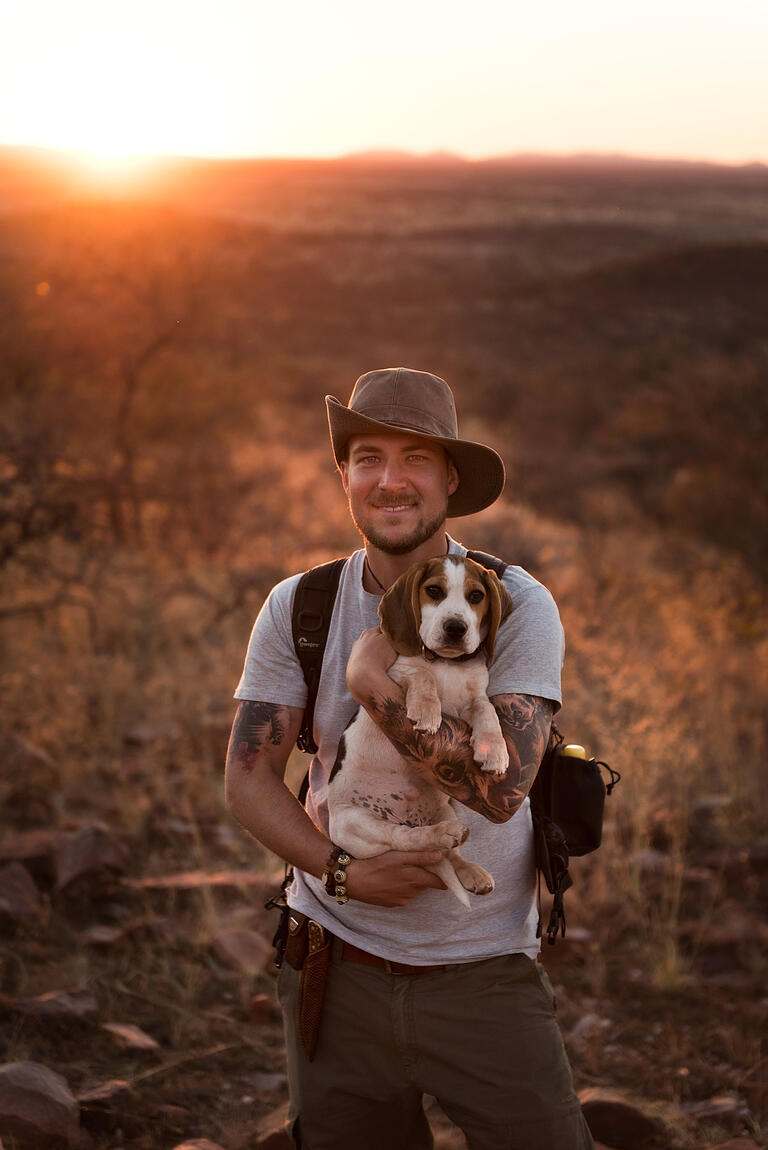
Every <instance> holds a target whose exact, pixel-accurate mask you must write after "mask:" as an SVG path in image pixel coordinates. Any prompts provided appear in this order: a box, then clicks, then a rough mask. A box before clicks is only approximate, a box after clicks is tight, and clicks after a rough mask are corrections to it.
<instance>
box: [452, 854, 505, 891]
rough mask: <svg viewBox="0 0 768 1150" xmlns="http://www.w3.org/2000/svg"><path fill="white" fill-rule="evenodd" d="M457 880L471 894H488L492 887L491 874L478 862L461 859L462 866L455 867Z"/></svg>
mask: <svg viewBox="0 0 768 1150" xmlns="http://www.w3.org/2000/svg"><path fill="white" fill-rule="evenodd" d="M456 874H457V875H458V877H459V882H460V883H461V885H462V886H463V887H464V890H468V891H469V892H470V893H471V894H490V893H491V891H492V890H493V888H494V885H495V884H494V881H493V875H491V874H489V873H488V871H487V870H486V869H485V867H482V866H479V865H478V863H471V862H467V861H466V859H462V866H461V867H457V868H456Z"/></svg>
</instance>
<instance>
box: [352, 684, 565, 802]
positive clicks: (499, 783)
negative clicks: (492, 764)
mask: <svg viewBox="0 0 768 1150" xmlns="http://www.w3.org/2000/svg"><path fill="white" fill-rule="evenodd" d="M494 706H495V708H496V712H497V714H498V716H499V722H500V724H501V731H502V734H503V735H504V741H505V742H506V744H507V749H508V751H509V769H508V770H507V773H506V775H503V776H502V777H501V778H499V777H498V776H497V775H492V774H489V773H487V772H485V771H483V770H481V768H480V767H479V766H478V765H477V763H475V761H474V760H473V758H472V747H471V745H470V742H469V736H470V729H469V727H468V726H467V724H466V723H465V722H464V721H463V720H462V719H457V718H455V717H453V716H451V715H444V716H443V721H442V724H441V726H440V729H439V730H438V731H437V732H436V733H435V734H434V735H433V734H430V733H429V732H428V731H417V730H416V728H415V727H414V725H413V723H412V722H411V721H410V719H409V718H408V716H407V714H406V710H405V706H404V705H403V703H401V702H400V701H399V700H396V699H392V698H387V697H384V698H382V697H381V696H378V697H375V698H371V699H370V700H369V708H370V713H371V714H372V717H373V718H374V720H375V721H376V722H377V723H378V725H379V727H380V728H381V730H382V732H383V733H384V734H385V735H386V736H387V738H388V739H389V741H390V742H391V743H393V744H394V746H395V747H396V748H397V750H398V751H399V753H400V754H401V755H402V756H403V758H405V759H407V760H408V761H409V762H412V763H414V764H415V765H416V766H418V768H419V770H420V771H421V773H423V774H424V775H425V776H426V777H427V778H428V779H429V780H430V781H431V782H434V783H435V785H436V786H438V787H439V788H440V790H442V791H444V792H445V793H446V794H447V795H448V796H449V797H450V798H452V799H456V800H457V802H460V803H463V804H464V806H467V807H470V808H471V809H472V810H474V811H477V812H478V813H479V814H481V815H484V816H485V818H487V819H489V820H490V821H491V822H494V823H503V822H506V821H507V819H509V818H511V816H512V815H513V814H514V813H515V811H517V810H518V809H519V808H520V806H521V805H522V803H523V801H524V799H525V796H526V795H527V794H528V791H529V790H530V789H531V785H532V784H533V780H534V779H535V778H536V772H537V771H538V769H539V764H540V763H541V759H542V756H543V754H544V751H545V749H546V746H547V739H548V737H549V728H550V725H551V722H552V704H551V703H550V702H549V700H548V699H540V698H538V697H537V696H535V695H498V696H496V698H495V699H494Z"/></svg>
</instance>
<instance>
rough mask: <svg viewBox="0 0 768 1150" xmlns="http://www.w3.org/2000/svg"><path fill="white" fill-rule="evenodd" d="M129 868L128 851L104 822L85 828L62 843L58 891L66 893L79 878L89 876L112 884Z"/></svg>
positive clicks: (59, 855)
mask: <svg viewBox="0 0 768 1150" xmlns="http://www.w3.org/2000/svg"><path fill="white" fill-rule="evenodd" d="M127 866H128V851H127V850H126V848H125V847H124V846H123V844H122V843H121V842H120V841H119V840H118V839H117V838H115V836H114V835H113V834H112V832H111V831H110V830H109V829H108V828H107V827H105V826H104V825H103V824H102V823H93V824H92V825H91V826H89V827H83V829H82V830H79V831H76V832H75V834H73V835H71V836H70V837H69V838H67V839H66V840H65V841H64V842H63V843H61V844H60V846H59V848H58V850H57V851H56V889H57V890H60V891H61V890H64V889H65V888H66V887H68V886H70V885H71V884H72V883H73V882H74V881H75V879H79V878H82V877H84V876H85V877H88V878H90V879H92V880H95V883H96V884H97V885H98V883H99V880H102V882H104V881H111V880H112V879H113V878H114V876H115V874H122V872H123V871H125V870H126V868H127Z"/></svg>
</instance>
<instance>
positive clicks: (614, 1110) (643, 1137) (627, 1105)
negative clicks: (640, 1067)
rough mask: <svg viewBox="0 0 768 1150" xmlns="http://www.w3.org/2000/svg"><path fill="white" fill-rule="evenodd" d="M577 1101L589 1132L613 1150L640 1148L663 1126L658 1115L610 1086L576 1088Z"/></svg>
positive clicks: (634, 1149)
mask: <svg viewBox="0 0 768 1150" xmlns="http://www.w3.org/2000/svg"><path fill="white" fill-rule="evenodd" d="M579 1101H580V1102H581V1109H582V1110H583V1112H584V1117H585V1118H586V1120H587V1125H588V1126H589V1129H590V1130H591V1131H592V1136H593V1137H594V1138H596V1139H599V1140H600V1141H601V1142H605V1143H607V1145H608V1146H611V1147H612V1148H613V1150H642V1148H643V1147H646V1146H652V1145H653V1142H654V1140H655V1139H656V1138H657V1137H658V1135H659V1134H660V1133H661V1132H662V1130H663V1125H662V1123H661V1122H660V1121H659V1120H658V1119H657V1118H653V1117H651V1116H650V1115H648V1114H645V1113H643V1111H642V1110H640V1108H639V1107H638V1106H635V1105H634V1104H633V1103H631V1102H628V1101H627V1100H626V1098H623V1097H622V1096H621V1095H620V1094H618V1093H616V1092H614V1091H612V1090H604V1089H603V1088H602V1087H600V1086H590V1087H588V1088H587V1089H585V1090H581V1091H580V1092H579Z"/></svg>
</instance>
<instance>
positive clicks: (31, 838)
mask: <svg viewBox="0 0 768 1150" xmlns="http://www.w3.org/2000/svg"><path fill="white" fill-rule="evenodd" d="M67 837H68V836H67V833H66V831H61V830H58V829H57V830H53V829H48V830H33V831H22V832H21V834H18V835H16V836H15V837H14V838H12V839H6V841H5V842H4V843H3V844H2V845H1V846H0V862H20V863H23V864H24V866H25V867H26V868H27V870H28V871H29V872H30V874H31V875H32V877H33V878H34V880H35V881H36V882H38V883H40V885H41V886H44V887H46V886H51V885H52V884H53V881H54V877H55V875H54V867H53V857H54V855H55V853H56V851H57V850H58V848H59V846H60V844H61V843H62V842H63V841H64V839H66V838H67Z"/></svg>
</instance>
